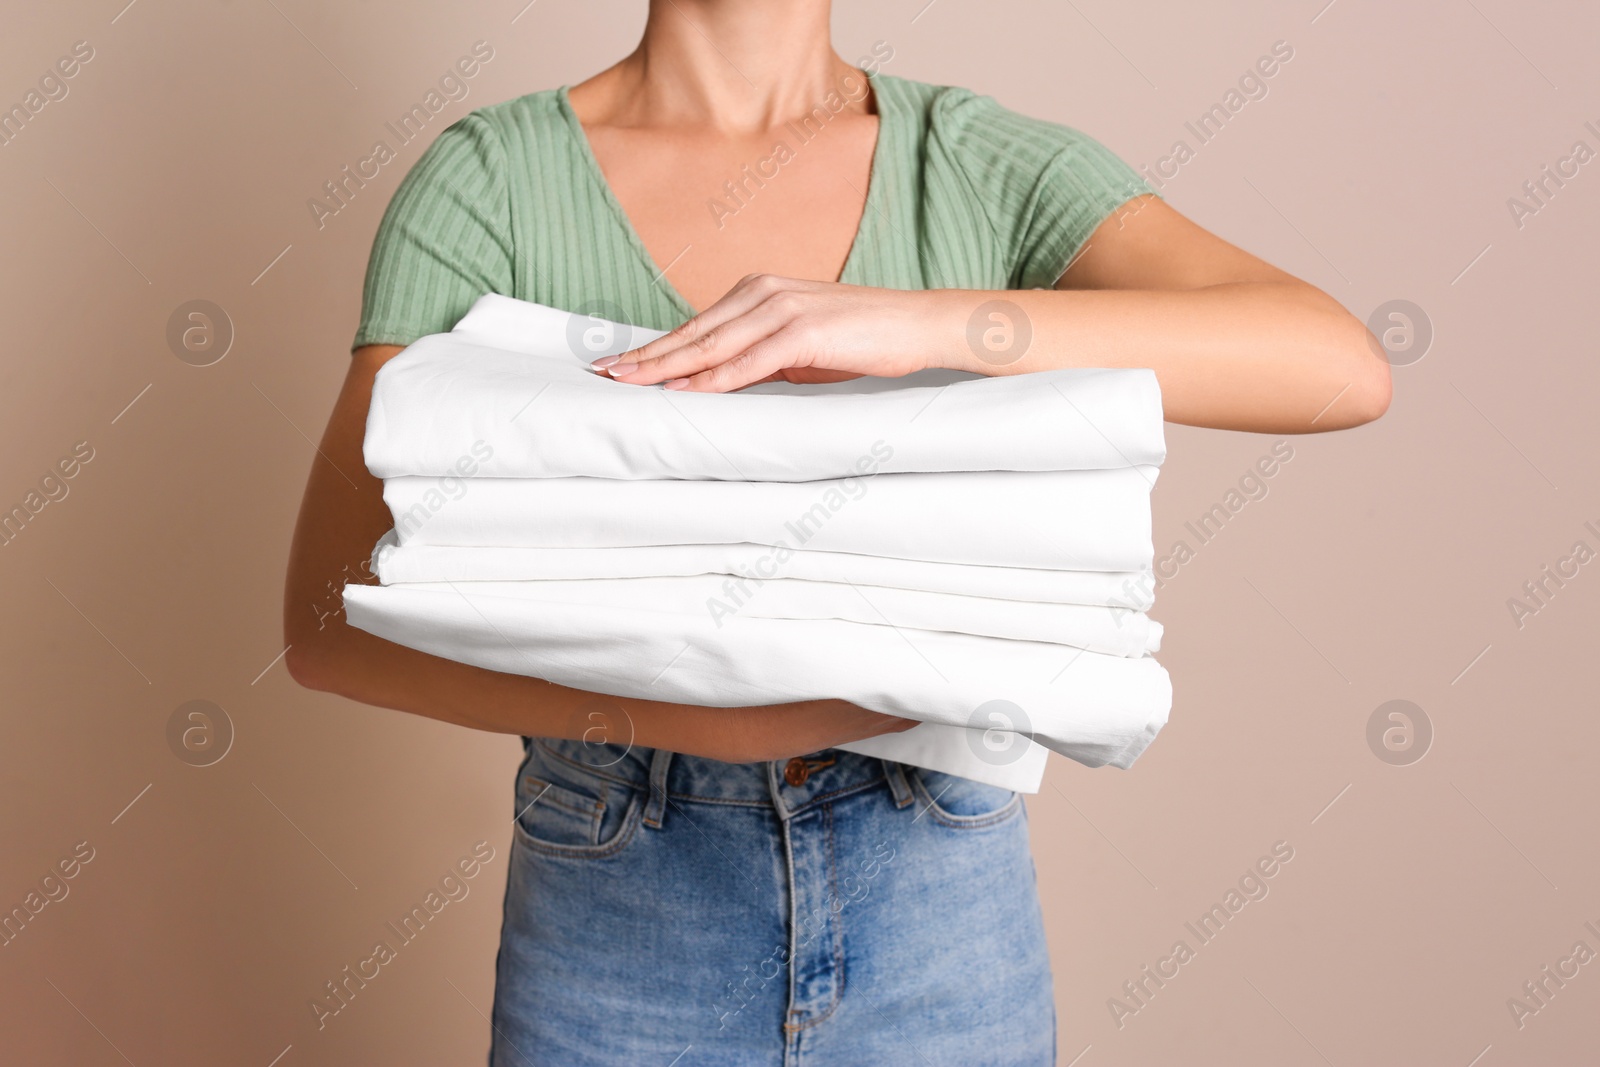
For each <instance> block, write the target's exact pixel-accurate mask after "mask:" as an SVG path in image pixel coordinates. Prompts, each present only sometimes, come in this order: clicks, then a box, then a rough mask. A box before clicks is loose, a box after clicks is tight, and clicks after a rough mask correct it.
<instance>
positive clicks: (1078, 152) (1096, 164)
mask: <svg viewBox="0 0 1600 1067" xmlns="http://www.w3.org/2000/svg"><path fill="white" fill-rule="evenodd" d="M941 104H942V105H944V106H943V108H942V110H943V112H944V114H943V115H942V116H941V118H942V121H943V122H944V123H946V124H948V125H949V126H950V127H951V130H950V132H949V133H948V134H946V137H947V138H948V139H949V140H950V141H951V142H952V143H953V144H955V145H956V146H958V151H957V152H956V153H955V154H956V156H957V158H958V160H959V162H960V165H961V167H962V169H963V171H964V172H965V173H966V175H967V178H968V180H969V181H970V182H971V184H972V187H973V188H972V192H973V195H974V196H975V197H977V199H978V200H979V202H980V203H981V204H982V205H983V206H984V208H985V210H986V211H987V212H988V216H989V222H990V225H991V227H992V228H993V231H994V234H995V238H996V240H997V241H998V242H999V243H1000V246H1001V248H1000V251H1001V254H1002V255H1003V256H1004V257H1005V259H1006V263H1007V264H1008V267H1009V275H1010V280H1011V285H1012V286H1013V287H1014V288H1017V289H1048V288H1051V287H1052V286H1054V285H1055V283H1056V281H1057V280H1058V279H1059V278H1060V277H1061V275H1062V273H1063V272H1065V271H1066V269H1067V267H1068V265H1069V264H1071V262H1072V259H1073V257H1074V256H1076V255H1077V254H1078V251H1079V250H1080V249H1081V248H1082V247H1083V245H1084V242H1086V241H1087V240H1088V239H1089V236H1090V234H1092V233H1094V231H1095V228H1096V227H1098V226H1099V225H1100V224H1101V223H1102V222H1104V221H1105V220H1106V219H1107V218H1109V217H1110V216H1111V215H1112V214H1113V213H1114V212H1115V211H1116V210H1117V209H1118V208H1119V207H1121V206H1122V205H1123V204H1126V203H1127V202H1128V201H1130V200H1132V199H1134V198H1135V197H1140V196H1160V194H1159V193H1157V192H1156V191H1155V189H1154V188H1152V187H1151V186H1150V184H1149V183H1148V182H1146V181H1145V180H1144V179H1143V178H1142V177H1140V176H1139V174H1138V172H1137V171H1135V170H1134V169H1133V168H1132V167H1130V166H1129V165H1128V164H1126V163H1124V162H1123V161H1122V160H1121V159H1120V158H1118V157H1117V155H1116V154H1115V153H1113V152H1112V151H1111V150H1110V149H1108V148H1106V147H1105V146H1104V145H1102V144H1101V143H1100V142H1099V141H1096V140H1095V139H1094V138H1093V137H1090V136H1089V135H1088V134H1086V133H1082V132H1081V131H1079V130H1075V129H1073V128H1071V127H1070V126H1062V125H1060V124H1058V123H1054V122H1047V121H1045V120H1044V119H1036V118H1030V117H1029V116H1027V115H1021V114H1018V113H1017V112H1015V111H1010V110H1008V109H1006V108H1004V107H1002V106H1000V104H998V103H996V102H995V101H994V99H993V98H991V97H987V96H978V95H975V94H971V93H966V92H962V93H961V94H960V95H959V96H956V95H953V94H952V95H951V96H948V97H947V98H946V99H945V100H944V101H941Z"/></svg>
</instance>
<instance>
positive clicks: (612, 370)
mask: <svg viewBox="0 0 1600 1067" xmlns="http://www.w3.org/2000/svg"><path fill="white" fill-rule="evenodd" d="M638 369H639V364H637V363H613V364H611V366H609V367H607V368H606V373H607V374H610V375H613V376H615V375H618V374H632V373H633V372H634V371H636V370H638Z"/></svg>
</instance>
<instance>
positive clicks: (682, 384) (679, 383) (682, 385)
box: [661, 378, 689, 389]
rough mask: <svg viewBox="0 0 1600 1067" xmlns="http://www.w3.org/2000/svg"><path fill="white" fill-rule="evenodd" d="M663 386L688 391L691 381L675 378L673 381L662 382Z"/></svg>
mask: <svg viewBox="0 0 1600 1067" xmlns="http://www.w3.org/2000/svg"><path fill="white" fill-rule="evenodd" d="M661 384H662V385H664V386H666V387H667V388H668V389H687V388H689V379H687V378H674V379H672V380H671V381H668V382H662V383H661Z"/></svg>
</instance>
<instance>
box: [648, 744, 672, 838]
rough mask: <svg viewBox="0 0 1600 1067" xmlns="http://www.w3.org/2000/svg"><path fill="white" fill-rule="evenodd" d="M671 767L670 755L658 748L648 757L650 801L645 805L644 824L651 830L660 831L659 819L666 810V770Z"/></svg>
mask: <svg viewBox="0 0 1600 1067" xmlns="http://www.w3.org/2000/svg"><path fill="white" fill-rule="evenodd" d="M671 765H672V753H671V752H668V751H667V750H666V749H664V748H658V749H656V750H655V752H654V753H653V754H652V755H651V756H650V801H649V803H648V804H646V805H645V809H644V824H645V825H646V826H648V827H650V828H651V829H652V830H659V829H661V817H662V816H663V815H664V814H666V810H667V768H668V767H670V766H671Z"/></svg>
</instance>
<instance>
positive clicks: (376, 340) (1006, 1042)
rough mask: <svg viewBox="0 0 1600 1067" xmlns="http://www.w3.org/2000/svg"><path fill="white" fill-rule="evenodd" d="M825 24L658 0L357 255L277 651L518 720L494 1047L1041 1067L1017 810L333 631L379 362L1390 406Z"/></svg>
mask: <svg viewBox="0 0 1600 1067" xmlns="http://www.w3.org/2000/svg"><path fill="white" fill-rule="evenodd" d="M828 25H829V4H828V0H651V4H650V11H649V18H648V22H647V25H646V28H645V32H644V36H643V39H642V41H641V43H640V45H639V47H638V49H637V50H636V51H635V52H634V53H633V54H631V55H630V56H628V57H627V58H626V59H624V60H622V61H621V62H620V63H618V64H617V65H616V66H614V67H612V68H610V69H609V70H606V71H603V72H601V73H600V74H598V75H596V76H595V77H593V78H591V79H589V80H588V81H585V82H583V83H581V84H579V85H576V86H573V87H571V88H570V90H556V91H550V92H540V93H534V94H532V95H530V96H525V97H521V98H519V99H516V100H511V101H508V102H506V103H504V104H500V105H496V106H493V107H488V108H483V109H481V110H479V111H477V112H474V113H473V114H471V115H470V116H468V117H467V118H465V119H463V120H462V121H461V122H458V123H457V124H455V125H454V126H452V127H450V128H449V129H448V130H446V131H445V132H444V133H443V134H442V135H441V136H440V137H439V139H438V141H437V142H436V143H435V144H434V145H433V146H432V147H431V148H430V149H429V150H428V152H427V153H426V154H425V155H424V157H423V158H422V159H421V160H420V161H419V162H418V163H417V165H416V166H415V167H414V168H413V169H412V171H411V173H410V175H409V176H408V177H407V178H406V180H405V182H404V183H403V184H402V186H401V187H400V189H399V190H398V191H397V193H396V195H395V197H394V200H393V202H392V203H391V205H390V208H389V211H388V213H387V215H386V217H385V219H384V222H383V225H382V227H381V229H380V231H379V233H378V236H377V240H376V242H375V245H374V249H373V255H372V261H371V265H370V267H369V271H368V277H367V285H366V292H365V304H364V310H363V316H362V322H361V326H360V329H359V331H358V334H357V337H356V340H355V344H354V356H353V359H352V361H351V366H350V371H349V375H348V377H347V379H346V381H345V384H344V388H343V391H342V392H341V394H340V396H339V400H338V403H337V406H336V408H335V410H334V413H333V416H332V418H331V419H330V422H329V425H328V428H327V431H326V434H325V436H324V438H323V441H322V447H321V459H320V460H319V461H318V462H317V463H316V465H315V466H314V468H313V470H312V473H311V477H310V482H309V485H308V488H307V491H306V497H305V503H304V506H303V508H302V512H301V516H300V522H299V526H298V528H297V530H296V535H295V543H294V550H293V555H292V560H291V564H290V574H289V581H288V593H287V600H286V620H287V621H286V630H287V640H288V643H289V644H290V646H291V647H290V651H289V654H288V662H289V667H290V670H291V671H292V672H293V675H294V677H295V678H296V679H297V680H298V681H300V682H301V683H302V684H304V685H307V686H310V687H312V688H317V689H324V690H329V691H332V692H337V693H340V694H343V695H345V696H348V697H350V698H352V699H355V700H360V701H362V702H365V703H369V704H375V705H379V706H382V707H390V708H398V709H401V710H404V711H409V712H414V713H416V714H421V715H426V716H429V717H432V718H437V719H443V720H446V721H449V722H454V723H460V724H462V725H467V726H473V727H476V728H479V729H484V730H493V731H498V732H503V733H511V734H519V735H522V736H523V738H524V746H525V748H526V751H527V758H526V760H525V762H524V764H523V766H522V769H521V771H520V773H519V775H518V782H517V811H518V816H517V819H516V821H515V823H514V833H515V845H514V849H513V859H512V863H511V872H510V881H509V885H508V888H507V895H506V901H505V918H504V931H503V934H502V942H501V949H500V956H499V972H498V974H499V980H498V987H497V992H496V997H495V1007H494V1018H493V1022H494V1038H493V1052H492V1054H491V1059H492V1062H493V1063H495V1064H518V1063H525V1064H545V1063H551V1064H562V1065H582V1064H618V1063H640V1064H643V1063H659V1064H663V1065H665V1064H669V1063H681V1064H684V1065H688V1064H739V1065H751V1064H774V1065H776V1064H790V1063H800V1062H804V1063H809V1064H816V1065H819V1067H821V1065H832V1064H863V1063H883V1064H898V1063H918V1064H928V1063H938V1064H962V1065H968V1067H973V1065H980V1064H1004V1065H1007V1067H1017V1065H1032V1064H1048V1063H1051V1062H1053V1057H1054V1039H1055V1035H1054V1009H1053V1002H1052V994H1051V985H1050V972H1049V965H1048V960H1047V958H1046V954H1045V947H1044V937H1043V930H1042V923H1041V918H1040V911H1039V905H1038V900H1037V896H1036V890H1035V885H1034V876H1033V867H1032V861H1031V859H1030V858H1029V855H1028V852H1027V835H1026V824H1025V816H1024V815H1023V813H1022V808H1021V804H1020V798H1019V797H1017V796H1016V795H1015V794H1012V793H1010V792H1008V791H1005V790H1002V789H998V788H995V787H993V786H987V785H980V784H978V783H975V782H970V781H966V780H964V779H957V778H954V777H951V776H948V775H940V774H935V773H933V772H930V771H919V770H917V769H915V768H910V767H905V766H902V765H900V764H896V763H891V762H888V761H879V760H873V759H868V758H866V757H863V756H859V755H854V754H851V753H846V752H843V751H841V750H838V749H834V748H832V747H831V746H833V745H837V744H842V743H845V742H847V741H850V740H854V739H859V738H863V737H868V736H872V735H875V734H880V733H885V732H889V731H893V730H899V729H904V728H906V727H907V726H908V725H910V724H909V723H907V722H905V721H903V720H898V719H893V718H889V717H887V716H883V715H879V714H875V713H872V712H868V711H865V710H863V709H860V708H857V707H854V706H851V705H848V704H845V703H843V702H841V701H816V702H808V703H802V704H790V705H778V706H772V707H763V708H733V709H727V708H700V707H688V706H682V705H673V704H667V703H657V702H651V701H641V700H626V699H611V698H603V697H598V696H596V695H595V694H589V693H583V692H579V691H575V690H571V689H567V688H564V687H561V686H557V685H552V684H549V683H546V682H543V681H540V680H537V679H532V678H525V677H519V676H514V675H508V674H498V673H494V672H490V671H486V670H481V669H479V668H476V667H470V666H466V665H463V664H458V663H453V662H448V661H445V660H441V659H436V658H433V657H431V656H428V655H426V654H424V653H421V652H416V651H412V650H410V649H406V648H402V647H399V646H397V645H392V644H388V643H386V642H384V641H382V640H379V639H377V638H375V637H373V636H371V635H368V634H366V633H363V632H361V631H358V630H354V629H352V628H350V627H348V626H344V625H342V623H341V622H340V621H339V620H338V619H337V618H335V619H333V620H332V621H331V622H330V621H329V620H328V619H327V618H325V617H324V616H325V615H326V612H325V610H324V611H319V610H318V609H317V608H316V607H315V605H318V604H320V603H323V602H324V601H325V599H326V592H327V588H328V584H329V583H330V582H337V581H339V580H341V576H342V575H343V574H345V573H348V570H349V568H350V567H351V566H353V565H356V564H358V563H359V561H362V560H364V559H365V558H366V556H367V554H368V553H369V551H370V549H371V546H372V545H373V543H374V541H376V540H377V538H378V537H379V536H380V535H381V534H382V533H384V532H385V531H386V530H387V529H388V527H389V525H390V521H389V516H388V513H387V511H386V510H385V508H384V506H383V503H382V499H381V495H380V490H381V486H380V483H379V482H377V481H376V480H375V479H373V478H371V477H370V476H368V474H367V472H366V470H365V467H364V464H363V461H362V454H361V442H362V434H363V428H364V424H365V418H366V412H367V405H368V401H369V398H370V393H371V387H372V381H373V375H374V373H375V372H376V371H377V369H378V368H379V367H380V366H382V365H383V363H384V362H385V361H386V360H387V359H389V358H391V357H392V356H394V355H395V354H396V353H397V352H398V351H399V350H400V348H401V347H402V346H403V345H406V344H408V343H410V342H411V341H414V340H415V339H417V338H418V337H420V336H423V335H424V334H428V333H435V332H440V331H443V330H447V329H449V328H450V326H451V325H452V324H453V323H454V321H455V320H456V319H457V318H458V317H459V316H460V315H461V314H462V313H464V312H465V311H466V310H467V308H468V307H469V306H470V305H471V303H472V301H473V300H474V299H475V298H476V297H478V296H479V295H481V294H482V293H484V292H487V291H495V292H501V293H506V294H509V295H512V296H516V297H520V298H524V299H529V300H535V301H538V302H540V303H544V304H549V305H552V306H556V307H563V308H567V309H572V310H578V309H582V310H585V311H593V310H605V311H608V312H610V313H611V314H612V315H613V316H614V317H617V318H621V319H623V320H625V321H631V322H634V323H639V324H642V325H646V326H651V327H656V328H661V329H667V328H672V327H676V329H674V330H673V332H672V333H670V334H669V335H667V336H666V337H663V338H661V339H660V340H658V341H655V342H652V343H651V344H650V345H648V346H646V347H645V348H643V349H642V350H640V351H638V352H636V353H629V354H627V355H625V356H623V357H620V358H614V359H611V360H606V361H601V362H602V364H604V366H603V369H604V370H605V372H607V373H610V374H611V375H613V376H614V377H616V378H618V379H619V380H621V381H625V382H632V383H638V384H640V385H650V384H653V383H663V382H664V383H667V386H668V387H669V388H675V389H691V390H715V391H726V390H733V389H739V388H741V387H744V386H746V385H749V384H751V383H754V382H758V381H763V380H768V379H773V378H784V379H787V380H790V381H794V382H801V383H818V382H826V381H837V380H841V379H845V378H850V377H854V376H857V375H874V376H883V377H889V376H899V375H904V374H907V373H910V372H912V371H915V370H919V369H922V368H925V367H947V368H955V369H958V370H964V371H974V372H977V373H980V374H1022V373H1028V372H1031V371H1037V370H1045V369H1050V368H1057V367H1074V366H1108V367H1115V366H1130V367H1150V368H1153V369H1154V370H1155V373H1156V375H1157V377H1158V379H1159V381H1160V384H1161V388H1162V392H1163V395H1164V398H1165V403H1166V415H1167V417H1168V418H1169V419H1170V420H1172V421H1175V422H1181V423H1187V424H1190V425H1197V426H1213V427H1222V428H1229V429H1241V430H1252V431H1259V432H1271V433H1296V432H1309V431H1317V430H1331V429H1337V428H1342V427H1348V426H1353V425H1357V424H1359V423H1363V422H1367V421H1369V420H1371V419H1374V418H1377V417H1378V416H1379V415H1381V414H1382V413H1383V411H1384V410H1385V408H1386V407H1387V405H1388V401H1389V377H1388V371H1387V364H1386V363H1385V362H1384V360H1382V359H1381V358H1379V356H1377V355H1376V354H1375V351H1376V349H1375V348H1374V347H1371V345H1370V337H1369V335H1368V334H1367V332H1366V331H1365V330H1364V328H1363V327H1362V326H1361V325H1360V324H1359V323H1358V322H1356V321H1355V320H1354V319H1353V318H1351V317H1350V316H1349V315H1348V314H1347V313H1346V312H1345V311H1344V310H1343V309H1342V308H1341V307H1340V306H1339V305H1338V304H1337V303H1336V302H1335V301H1334V300H1332V299H1331V298H1330V297H1328V296H1327V295H1325V294H1324V293H1322V292H1320V291H1319V290H1317V289H1315V288H1314V287H1312V286H1310V285H1308V284H1306V283H1304V282H1301V281H1298V280H1296V279H1295V278H1293V277H1291V276H1289V275H1287V274H1285V273H1284V272H1282V271H1280V270H1277V269H1276V268H1274V267H1271V266H1269V265H1268V264H1266V263H1264V262H1262V261H1261V260H1259V259H1257V258H1255V257H1254V256H1251V255H1249V254H1247V253H1245V252H1243V251H1241V250H1239V249H1237V248H1235V247H1233V246H1232V245H1230V244H1228V243H1227V242H1225V241H1223V240H1221V239H1219V238H1217V237H1215V236H1213V235H1211V234H1209V233H1207V232H1206V231H1204V230H1202V229H1201V228H1199V227H1198V226H1196V225H1194V224H1193V223H1191V222H1189V221H1188V220H1186V219H1184V218H1183V217H1182V216H1181V215H1179V214H1178V213H1177V212H1175V211H1173V210H1172V209H1171V208H1170V207H1169V206H1168V205H1167V204H1166V203H1164V202H1163V201H1162V200H1161V199H1159V198H1158V197H1157V196H1156V195H1155V194H1154V193H1153V192H1152V191H1151V190H1150V189H1149V188H1148V187H1147V186H1146V185H1145V184H1144V183H1143V182H1142V181H1141V180H1140V179H1139V178H1138V177H1137V176H1136V175H1135V174H1134V173H1133V172H1132V171H1131V170H1130V169H1129V168H1128V167H1127V166H1125V165H1124V164H1123V163H1122V162H1121V161H1119V160H1117V159H1116V158H1115V157H1114V156H1112V155H1111V154H1110V153H1109V152H1107V151H1106V150H1105V149H1104V148H1102V147H1101V146H1100V145H1098V144H1097V143H1096V142H1094V141H1093V140H1091V139H1089V138H1088V137H1085V136H1084V135H1082V134H1080V133H1077V132H1075V131H1072V130H1069V129H1066V128H1063V127H1060V126H1056V125H1052V124H1049V123H1045V122H1041V121H1038V120H1034V119H1030V118H1025V117H1023V116H1021V115H1018V114H1015V113H1013V112H1010V111H1007V110H1005V109H1003V108H1001V107H999V106H998V105H997V104H995V103H994V102H993V101H992V100H989V99H987V98H984V97H979V96H976V95H974V94H972V93H969V92H966V91H963V90H957V89H946V88H940V87H936V86H930V85H923V84H919V83H915V82H911V81H906V80H903V79H899V78H893V77H889V76H887V75H884V74H882V73H881V72H878V73H876V74H875V76H874V77H873V78H872V79H871V82H870V85H869V82H868V81H867V80H866V79H865V77H864V75H863V73H862V72H861V71H860V70H858V69H857V68H855V67H852V66H850V65H849V64H847V63H845V62H844V61H843V60H842V59H841V58H840V57H839V56H838V55H837V54H835V53H834V51H833V49H832V47H831V46H830V44H829V38H828ZM891 55H892V52H891V51H890V50H888V49H885V48H880V49H879V51H878V52H877V53H876V54H875V56H874V58H873V60H872V63H873V64H879V63H882V62H883V61H884V60H885V59H886V58H888V57H889V56H891ZM995 301H1003V303H998V304H997V303H995ZM995 331H998V333H996V332H995ZM996 339H998V340H996ZM347 479H348V481H347ZM350 481H353V482H355V483H356V485H357V489H356V491H354V492H352V491H351V488H350V485H349V484H348V483H349V482H350Z"/></svg>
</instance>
